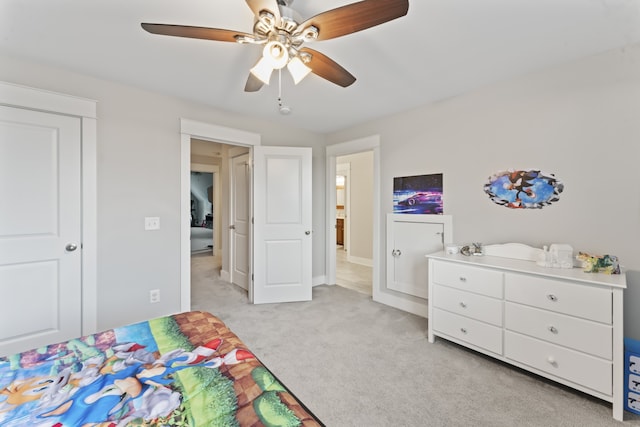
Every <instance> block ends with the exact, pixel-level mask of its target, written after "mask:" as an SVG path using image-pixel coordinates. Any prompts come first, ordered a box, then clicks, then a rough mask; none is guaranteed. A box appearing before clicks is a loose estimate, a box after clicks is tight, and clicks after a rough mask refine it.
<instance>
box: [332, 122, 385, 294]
mask: <svg viewBox="0 0 640 427" xmlns="http://www.w3.org/2000/svg"><path fill="white" fill-rule="evenodd" d="M364 151H373V207H372V209H373V283H372V291H373V299H374V300H378V298H379V294H380V271H381V270H380V269H381V263H380V226H381V223H380V210H381V207H380V135H372V136H368V137H365V138H361V139H356V140H353V141H347V142H343V143H339V144H334V145H329V146H327V147H326V156H327V163H326V165H327V173H326V177H327V178H326V180H327V181H326V184H325V185H326V200H327V206H326V208H327V211H326V218H327V226H326V238H325V242H326V258H325V259H326V260H327V264H326V270H327V283H328V284H330V285H334V284H335V283H336V229H335V225H336V159H337V157H339V156H345V155H347V154H356V153H361V152H364Z"/></svg>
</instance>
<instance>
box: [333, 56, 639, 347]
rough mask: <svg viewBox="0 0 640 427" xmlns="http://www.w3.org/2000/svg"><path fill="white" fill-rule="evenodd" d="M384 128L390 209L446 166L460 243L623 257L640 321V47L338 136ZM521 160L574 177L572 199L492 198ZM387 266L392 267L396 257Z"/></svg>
mask: <svg viewBox="0 0 640 427" xmlns="http://www.w3.org/2000/svg"><path fill="white" fill-rule="evenodd" d="M374 134H379V135H380V141H381V148H380V150H381V156H380V157H381V194H380V196H381V199H382V207H381V215H382V217H383V218H384V217H385V215H386V214H387V213H390V212H392V209H393V207H392V191H393V188H392V186H393V178H394V177H397V176H410V175H421V174H430V173H440V172H441V173H443V174H444V178H443V179H444V183H443V185H444V197H445V202H444V203H445V204H444V213H445V214H449V215H452V216H453V229H454V240H455V241H456V242H458V243H469V242H472V241H473V242H477V241H479V242H484V243H487V244H489V243H501V242H523V243H527V244H530V245H534V246H542V245H543V244H549V243H553V242H555V243H568V244H571V245H572V246H573V247H574V249H575V250H576V251H577V250H580V251H586V252H590V253H595V254H606V253H608V254H614V255H618V256H619V257H620V260H621V262H622V264H623V265H625V266H626V267H628V268H630V269H632V270H634V272H632V273H631V274H630V275H629V286H630V287H631V288H632V289H631V290H630V291H629V292H627V296H629V298H628V302H629V305H627V307H628V309H627V312H628V315H632V313H633V314H634V315H635V316H636V319H638V314H635V313H634V312H639V311H640V296H638V297H634V296H633V292H634V290H637V289H638V288H639V287H640V282H639V281H638V276H640V275H639V274H638V273H637V271H638V270H640V251H639V250H638V243H639V242H640V191H639V190H638V188H637V182H638V180H637V178H636V175H637V170H638V162H639V161H640V46H635V47H633V48H627V49H624V50H616V51H612V52H607V53H604V54H600V55H597V56H594V57H590V58H586V59H583V60H580V61H576V62H572V63H568V64H565V65H563V66H560V67H557V68H555V69H550V70H545V71H541V72H537V73H534V74H531V75H528V76H525V77H522V78H518V79H515V80H512V81H509V82H504V83H500V84H495V85H492V86H488V87H485V88H483V89H481V90H478V91H476V92H473V93H469V94H466V95H461V96H459V97H456V98H452V99H449V100H446V101H443V102H440V103H437V104H435V105H431V106H426V107H423V108H419V109H414V110H411V111H407V112H406V113H404V114H399V115H396V116H393V117H386V118H382V119H379V120H376V121H373V122H370V123H367V124H363V125H361V126H357V127H354V128H351V129H347V130H344V131H341V132H337V133H334V134H332V135H329V137H328V143H329V144H335V143H339V142H343V141H350V140H355V139H358V138H362V137H365V136H369V135H374ZM511 168H514V169H529V168H536V169H537V168H540V169H542V170H544V171H546V172H549V173H555V174H556V176H557V177H558V178H559V179H560V180H562V181H563V182H564V184H565V189H564V192H563V193H562V194H561V197H560V201H559V202H557V203H556V204H554V205H551V206H547V207H545V208H544V209H541V210H511V209H507V208H505V207H502V206H498V205H496V204H494V203H492V202H491V201H490V200H489V198H488V196H487V195H486V194H485V193H484V192H483V184H484V183H485V182H486V181H487V179H488V177H489V176H490V175H491V174H493V173H494V172H498V171H500V170H505V169H511ZM379 233H380V236H382V238H383V239H384V236H385V233H384V230H382V229H381V230H379ZM381 247H382V248H385V247H386V245H385V244H384V240H383V243H382V244H381ZM382 252H384V249H382ZM382 255H383V254H381V256H382ZM381 259H385V258H384V256H382V258H381ZM380 269H381V275H380V277H383V278H384V277H386V274H385V272H384V269H385V266H384V264H383V265H381V266H380ZM387 292H392V291H387ZM627 323H628V324H630V322H627ZM636 324H638V325H640V322H636ZM639 328H640V326H639ZM628 329H629V330H630V328H628ZM639 335H640V331H639ZM638 338H640V336H638Z"/></svg>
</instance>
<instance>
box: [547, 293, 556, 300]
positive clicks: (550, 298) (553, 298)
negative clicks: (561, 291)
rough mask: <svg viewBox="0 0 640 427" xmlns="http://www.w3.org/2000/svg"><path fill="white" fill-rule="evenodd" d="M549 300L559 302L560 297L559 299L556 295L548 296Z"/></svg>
mask: <svg viewBox="0 0 640 427" xmlns="http://www.w3.org/2000/svg"><path fill="white" fill-rule="evenodd" d="M547 299H548V300H549V301H553V302H556V301H558V297H557V296H555V295H554V294H549V295H547Z"/></svg>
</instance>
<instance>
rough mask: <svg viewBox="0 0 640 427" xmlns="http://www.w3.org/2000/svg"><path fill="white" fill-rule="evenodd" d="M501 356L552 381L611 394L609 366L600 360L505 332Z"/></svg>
mask: <svg viewBox="0 0 640 427" xmlns="http://www.w3.org/2000/svg"><path fill="white" fill-rule="evenodd" d="M504 354H505V357H507V358H508V359H511V360H514V361H516V362H520V363H523V364H525V365H527V366H530V367H532V368H535V369H539V370H540V371H543V372H546V373H548V374H551V375H554V376H556V377H559V378H564V379H566V380H568V381H571V382H573V383H575V384H579V385H581V386H584V387H587V388H590V389H592V390H595V391H598V392H600V393H603V394H606V395H608V396H611V394H612V389H613V386H612V378H613V377H612V375H613V374H612V371H613V369H612V365H611V362H608V361H605V360H603V359H599V358H596V357H593V356H590V355H588V354H584V353H580V352H577V351H574V350H569V349H567V348H563V347H560V346H557V345H555V344H550V343H547V342H544V341H540V340H537V339H535V338H530V337H526V336H524V335H520V334H517V333H514V332H509V331H505V336H504Z"/></svg>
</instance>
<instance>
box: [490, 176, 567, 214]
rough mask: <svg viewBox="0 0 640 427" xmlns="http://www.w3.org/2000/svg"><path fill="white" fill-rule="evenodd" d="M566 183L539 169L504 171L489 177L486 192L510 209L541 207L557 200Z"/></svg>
mask: <svg viewBox="0 0 640 427" xmlns="http://www.w3.org/2000/svg"><path fill="white" fill-rule="evenodd" d="M562 190H564V185H563V184H562V183H561V182H560V181H559V180H558V179H557V178H556V177H555V176H554V175H553V174H551V173H550V174H546V173H543V172H540V171H539V170H527V171H523V170H510V171H502V172H498V173H497V174H494V175H492V176H491V177H489V182H487V183H486V184H485V185H484V192H485V193H487V194H488V195H489V198H490V199H491V200H492V201H493V202H494V203H497V204H498V205H502V206H505V207H507V208H510V209H541V208H543V207H544V206H546V205H550V204H551V203H554V202H557V201H558V200H559V197H558V196H559V195H560V193H562Z"/></svg>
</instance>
